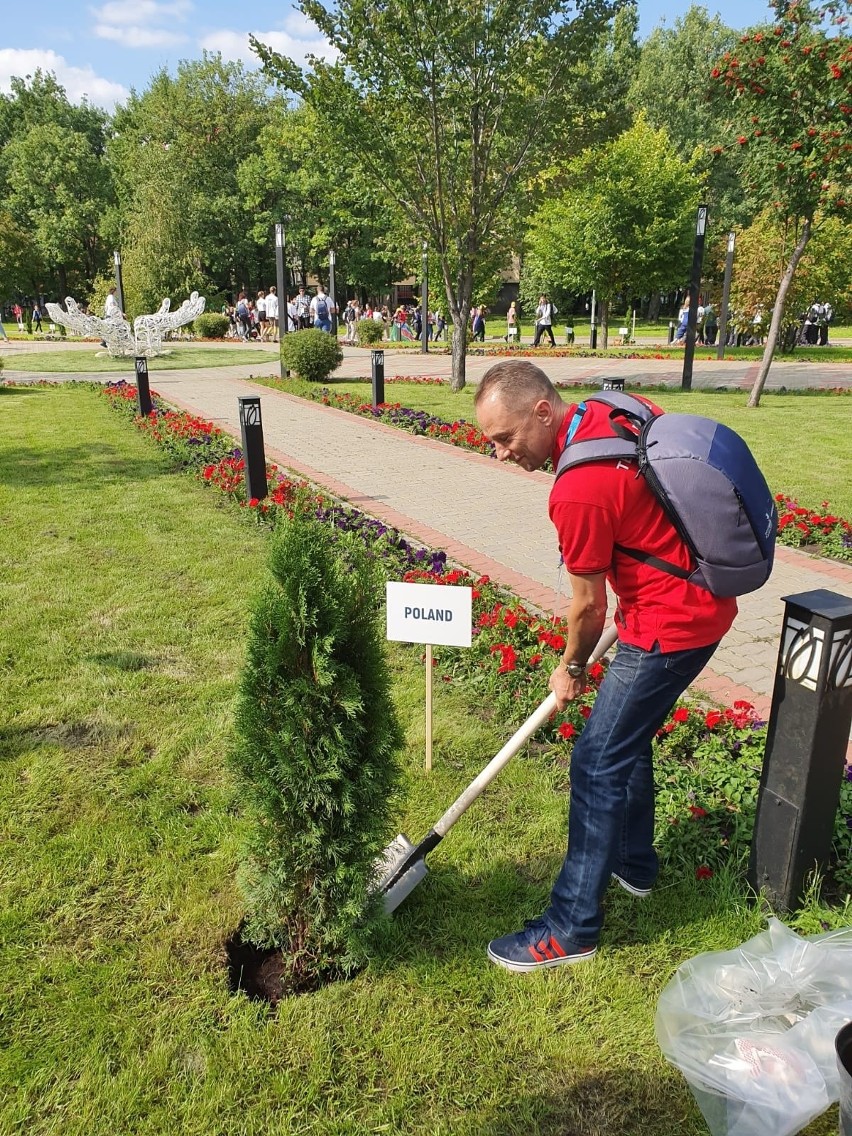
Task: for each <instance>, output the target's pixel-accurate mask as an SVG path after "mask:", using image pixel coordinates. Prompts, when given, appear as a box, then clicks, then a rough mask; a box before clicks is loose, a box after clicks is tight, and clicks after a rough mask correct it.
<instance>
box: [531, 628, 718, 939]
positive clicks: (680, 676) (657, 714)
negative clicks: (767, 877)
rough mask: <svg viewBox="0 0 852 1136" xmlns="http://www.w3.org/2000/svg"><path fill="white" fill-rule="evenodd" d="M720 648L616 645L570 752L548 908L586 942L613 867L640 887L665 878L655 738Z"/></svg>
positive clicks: (557, 923)
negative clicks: (561, 838)
mask: <svg viewBox="0 0 852 1136" xmlns="http://www.w3.org/2000/svg"><path fill="white" fill-rule="evenodd" d="M717 646H718V643H713V644H711V645H710V646H709V647H697V648H693V649H690V650H687V651H673V652H669V653H668V654H663V652H662V651H660V649H659V647H658V646H656V645H655V646H654V647H653V649H652V650H650V651H644V650H642V649H641V648H640V647H632V646H630V645H629V644H626V643H620V644H619V646H618V650H617V651H616V654H615V658H614V659H613V661H612V663H611V665H610V667H609V669H608V670H607V673H606V676H605V677H604V680H603V682H602V683H601V688H600V690H599V691H598V696H597V698H596V699H595V705H594V708H593V710H592V713H591V715H590V716H589V719H588V721H587V722H586V726H585V729H584V730H583V732H582V734H581V735H580V738H579V740H578V741H577V743H576V745H575V746H574V751H573V753H572V755H571V803H570V807H569V812H568V852H567V855H566V856H565V862H564V863H563V865H562V870H561V871H560V873H559V876H558V878H557V880H556V883H555V884H554V885H553V891H552V892H551V896H550V907H549V908H548V910H547V912H546V917H547V919H548V920H549V921H550V923H551V924H552V925H553V927H554V929H555V930H556V931H561V932H562V933H563V935H564V936H565V937H566V938H568V939H570V940H571V941H572V942H574V943H576V944H578V945H579V946H592V945H594V944H595V943H597V941H598V936H599V935H600V930H601V925H602V924H603V912H602V910H601V899H602V898H603V894H604V892H605V891H606V889H607V886H608V884H609V881H610V877H611V875H612V873H613V872H617V873H618V875H619V876H622V877H623V878H624V879H626V880H628V881H629V882H630V883H631V884H634V885H635V886H636V887H641V888H646V887H651V886H652V885H653V884H654V881H655V880H656V878H657V871H658V863H657V853H656V852H655V851H654V769H653V756H652V747H653V742H654V737H655V735H656V733H657V730H658V729H659V728H660V726H662V724H663V722H664V721H665V720H666V718H667V716H668V714H669V711H670V710H671V708H672V707H673V706H674V704H675V702H676V701H677V699H678V698H679V697H680V695H681V694H682V693H683V692H684V690H686V688H687V687H688V686H689V684H690V683H691V682H692V681H693V679H695V678H696V677H697V676H698V675H699V674H700V673H701V671H702V670H703V669H704V667H705V666H706V664H707V663H708V662H709V660H710V659H711V657H712V655H713V652H714V651H715V650H716V647H717Z"/></svg>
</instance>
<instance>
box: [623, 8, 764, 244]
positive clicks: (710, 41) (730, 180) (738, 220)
mask: <svg viewBox="0 0 852 1136" xmlns="http://www.w3.org/2000/svg"><path fill="white" fill-rule="evenodd" d="M736 40H737V33H736V32H735V31H733V29H731V28H729V27H727V26H726V25H725V24H724V23H722V21H721V19H720V18H719V16H718V15H715V16H712V17H711V16H709V15H708V14H707V10H706V8H702V7H699V6H697V5H693V6H692V7H690V8H689V9H688V10H687V12H686V13H685V14H684V15H683V16H678V17H676V19H675V21H674V26H673V27H665V26H659V27H656V28H654V30H653V31H652V32H651V34H650V36H649V37H648V39H647V40H646V41H645V42H644V43H643V45H642V51H641V56H640V59H639V64H638V67H637V68H636V74H635V78H634V80H633V83H632V84H631V87H630V91H629V94H628V102H629V103H630V104H631V106H632V107H633V108H634V111H635V112H636V113H639V112H641V111H644V113H645V115H646V117H647V119H648V122H650V124H651V125H652V126H654V127H664V128H665V130H666V131H667V132H668V135H669V137H670V138H671V140H672V145H673V146H674V148H675V150H676V152H677V153H678V154H679V155H680V156H681V158H683V159H684V161H690V160H695V161H696V165H695V169H696V173H698V174H699V175H700V176H701V177H702V178H704V179H705V187H704V200H705V201H707V203H708V204H709V206H710V217H711V219H712V221H713V226H714V228H716V227H718V228H721V229H725V230H727V229H729V228H732V227H733V226H735V225H746V224H748V223H749V222H750V221H751V218H752V216H753V214H754V209H753V207H752V204H751V202H750V201H749V199H748V197H747V196H746V195H745V194H744V193H743V190H742V186H741V184H740V179H739V176H738V174H737V171H736V169H735V168H734V166H733V165H732V163H731V162H730V161H729V160H728V159H726V158H725V157H724V156H723V157H721V158H720V157H719V155H713V154H712V153H711V147H712V145H713V144H714V142H715V141H716V139H715V135H714V125H713V117H714V114H715V113H716V111H715V109H714V107H713V106H712V104H711V100H710V69H711V68H712V67H713V65H714V63H715V62H716V60H717V59H719V57H720V56H721V55H722V53H723V52H724V51H727V50H729V49H730V48H732V47H733V46H734V44H735V43H736Z"/></svg>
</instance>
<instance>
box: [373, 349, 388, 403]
mask: <svg viewBox="0 0 852 1136" xmlns="http://www.w3.org/2000/svg"><path fill="white" fill-rule="evenodd" d="M370 358H371V361H372V364H373V406H378V405H379V404H380V403H382V402H384V401H385V353H384V351H375V350H374V351H372V352H371V353H370Z"/></svg>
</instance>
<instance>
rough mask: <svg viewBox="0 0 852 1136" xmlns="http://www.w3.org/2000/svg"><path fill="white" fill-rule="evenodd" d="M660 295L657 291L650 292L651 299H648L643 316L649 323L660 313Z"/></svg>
mask: <svg viewBox="0 0 852 1136" xmlns="http://www.w3.org/2000/svg"><path fill="white" fill-rule="evenodd" d="M660 304H661V297H660V293H659V291H657V292H652V293H651V299H650V300H649V301H648V312H647V315H646V316H645V318H646V319H647V320H648V322H649V323H653V322H654V320H655V319H656V318H657V316H658V315H659V314H660Z"/></svg>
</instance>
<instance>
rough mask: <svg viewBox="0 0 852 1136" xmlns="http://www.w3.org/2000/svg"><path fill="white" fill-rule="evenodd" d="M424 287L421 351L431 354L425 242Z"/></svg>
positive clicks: (425, 247) (426, 248)
mask: <svg viewBox="0 0 852 1136" xmlns="http://www.w3.org/2000/svg"><path fill="white" fill-rule="evenodd" d="M420 259H421V264H422V269H421V275H422V281H423V287H422V289H421V293H422V294H421V296H420V353H421V354H422V355H428V354H429V246H428V244H427V243H426V241H424V242H423V253H422V255H421V258H420Z"/></svg>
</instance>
